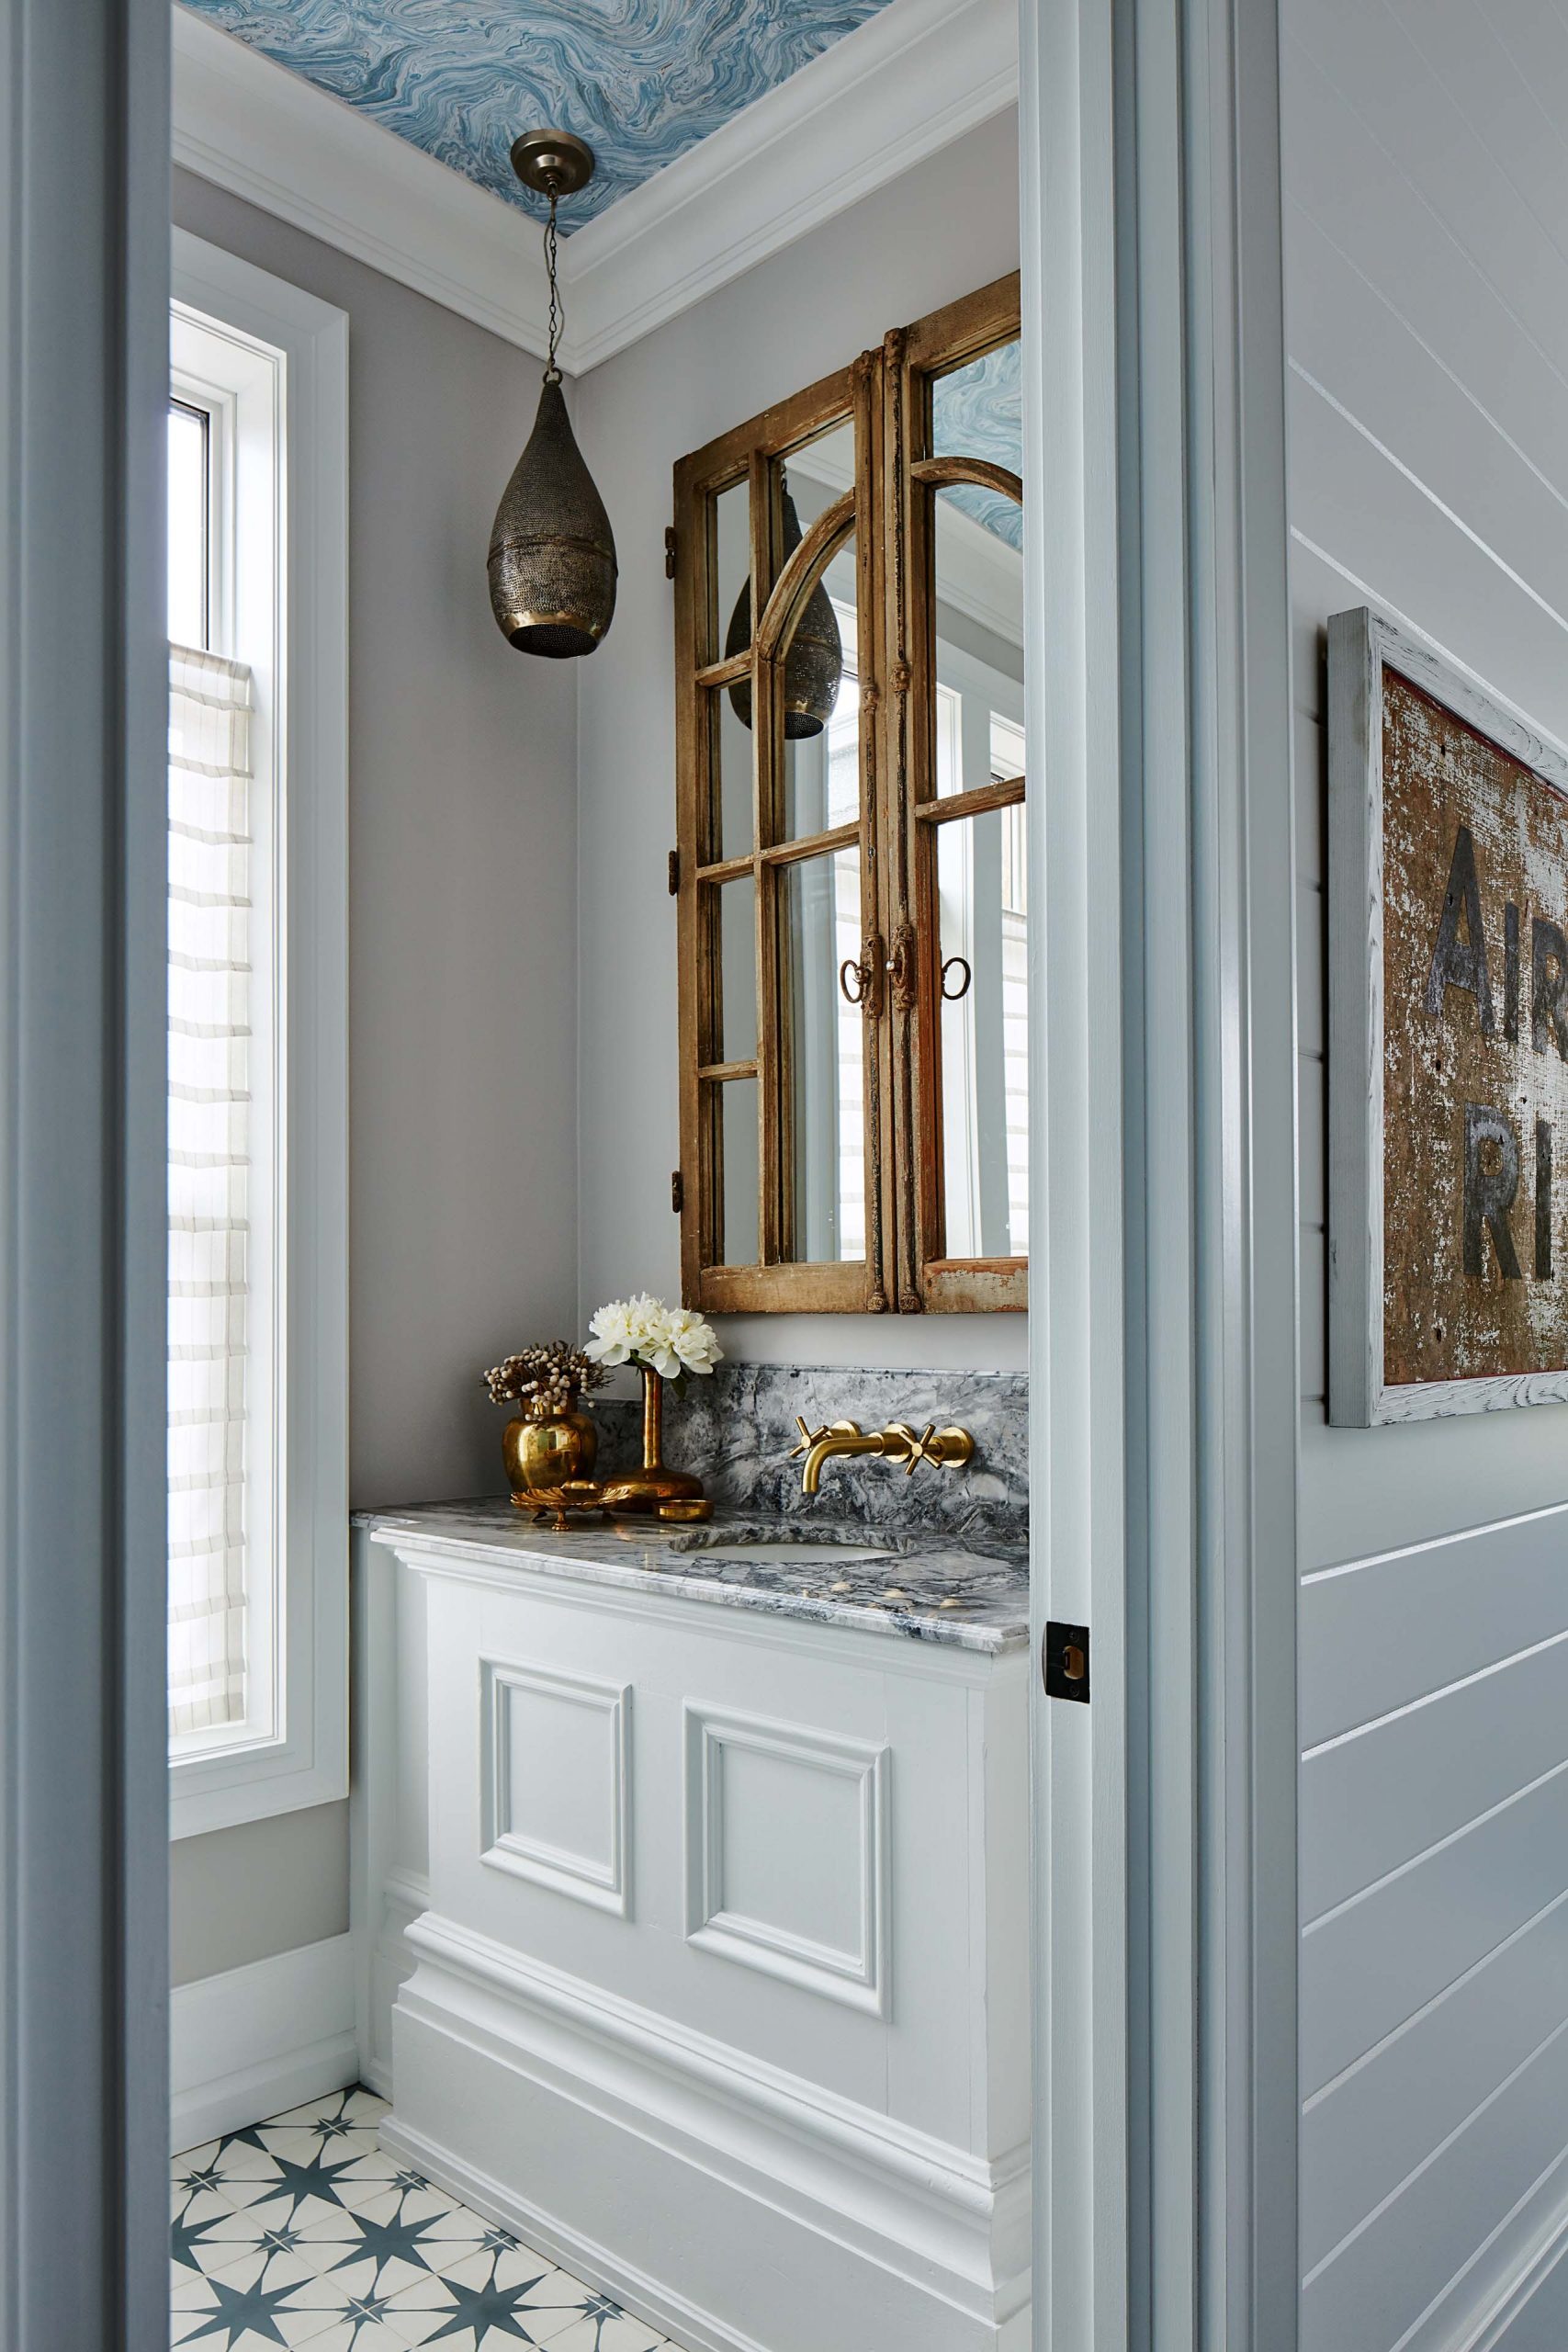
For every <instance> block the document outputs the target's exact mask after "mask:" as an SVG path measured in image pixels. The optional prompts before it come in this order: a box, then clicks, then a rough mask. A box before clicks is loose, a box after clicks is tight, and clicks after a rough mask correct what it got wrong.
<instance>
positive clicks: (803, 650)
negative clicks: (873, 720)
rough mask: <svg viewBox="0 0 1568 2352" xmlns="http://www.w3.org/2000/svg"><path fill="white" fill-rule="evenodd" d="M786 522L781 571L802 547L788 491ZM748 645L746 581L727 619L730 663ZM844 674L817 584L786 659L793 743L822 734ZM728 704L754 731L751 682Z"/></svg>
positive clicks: (827, 604) (738, 685)
mask: <svg viewBox="0 0 1568 2352" xmlns="http://www.w3.org/2000/svg"><path fill="white" fill-rule="evenodd" d="M783 522H784V547H783V550H782V555H781V560H780V567H779V568H780V570H781V571H782V570H783V568H784V564H786V563H787V562H788V561H789V560H790V557H791V556H792V555H793V554H794V553H795V549H796V548H797V547H798V546H799V545H800V517H799V515H797V514H796V513H795V501H794V499H793V498H792V497H791V496H790V494H789V492H788V491H787V490H786V491H784V492H783ZM750 642H751V582H750V580H748V581H747V582H745V583H744V585H743V586H742V588H741V591H740V594H739V596H738V597H737V599H736V603H735V610H734V612H733V613H731V615H730V616H729V629H728V635H727V636H726V638H725V640H724V651H725V658H726V660H727V661H728V658H729V657H730V655H732V654H735V653H744V652H745V650H746V648H747V647H748V646H749V645H750ZM843 674H844V644H843V639H842V638H841V637H840V635H839V623H838V619H837V616H836V615H835V614H834V611H833V605H832V600H831V598H830V597H829V594H828V591H827V589H826V588H825V587H824V585H823V583H822V582H821V581H820V580H819V581H818V582H817V585H816V587H815V588H813V590H812V591H811V594H810V595H809V596H808V597H807V600H806V610H805V611H804V612H803V613H802V615H801V616H800V619H799V622H798V624H797V625H796V628H795V635H794V636H793V637H792V638H791V639H790V644H789V651H788V652H787V653H786V654H785V655H784V735H785V737H786V739H787V740H788V741H791V742H795V743H797V742H800V741H802V740H803V739H804V738H805V737H807V736H808V735H820V734H821V732H822V729H823V728H824V727H826V725H827V724H828V721H829V718H831V717H832V716H833V706H834V704H835V703H836V702H837V701H838V699H839V684H840V679H841V678H842V677H843ZM729 699H730V702H731V704H732V705H733V706H734V709H735V715H736V717H737V718H739V721H740V724H741V726H742V727H750V724H751V681H750V678H738V679H737V680H736V682H735V684H734V685H732V686H731V687H730V689H729Z"/></svg>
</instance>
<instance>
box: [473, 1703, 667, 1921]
mask: <svg viewBox="0 0 1568 2352" xmlns="http://www.w3.org/2000/svg"><path fill="white" fill-rule="evenodd" d="M631 1697H632V1694H631V1686H630V1684H629V1683H625V1682H599V1681H594V1680H592V1679H590V1678H588V1677H587V1676H585V1675H578V1674H559V1673H556V1672H553V1671H551V1670H549V1669H547V1668H544V1667H536V1666H520V1665H516V1664H513V1662H511V1661H510V1660H507V1659H503V1658H494V1657H481V1658H480V1660H479V1741H480V1761H479V1837H480V1845H481V1852H480V1860H482V1861H483V1862H485V1863H486V1864H487V1865H488V1866H489V1867H490V1868H491V1869H492V1870H499V1871H510V1872H511V1873H512V1874H513V1877H516V1878H525V1879H530V1880H532V1882H533V1883H534V1884H535V1885H536V1886H547V1887H549V1888H550V1889H551V1890H552V1891H553V1892H554V1893H556V1894H567V1895H570V1896H571V1897H572V1898H573V1899H574V1900H575V1901H576V1902H579V1903H591V1904H592V1905H594V1906H595V1907H596V1908H597V1909H599V1910H601V1911H613V1912H614V1913H615V1915H616V1917H619V1918H622V1919H625V1918H626V1917H629V1915H630V1907H631V1892H630V1875H631V1873H630V1855H631V1838H630V1817H631ZM530 1701H532V1702H534V1712H535V1713H536V1715H537V1716H539V1717H540V1718H541V1723H543V1722H547V1720H548V1718H549V1717H550V1715H551V1714H553V1715H554V1716H555V1717H556V1722H557V1737H558V1738H559V1737H561V1736H562V1735H563V1734H567V1735H570V1730H571V1729H572V1728H574V1726H573V1725H572V1723H571V1718H572V1717H573V1716H574V1715H579V1714H580V1715H581V1716H582V1717H584V1718H585V1719H586V1720H585V1721H584V1722H583V1723H582V1724H581V1725H579V1726H575V1728H577V1729H579V1730H580V1731H581V1732H583V1733H586V1735H587V1738H586V1742H585V1747H584V1750H581V1751H580V1752H579V1753H578V1755H577V1756H576V1757H575V1758H570V1757H569V1758H562V1759H561V1760H562V1762H563V1763H564V1765H565V1766H566V1769H565V1770H562V1771H561V1772H560V1773H559V1774H558V1775H552V1781H553V1790H552V1789H551V1788H550V1787H547V1784H546V1782H545V1781H543V1780H541V1781H539V1782H538V1783H537V1784H536V1785H537V1787H538V1790H539V1793H540V1794H541V1796H543V1797H544V1798H545V1799H546V1801H547V1802H548V1801H549V1800H550V1798H551V1796H552V1794H553V1797H554V1799H555V1801H556V1802H557V1804H559V1803H561V1802H562V1801H566V1800H570V1798H574V1797H578V1796H581V1795H586V1796H587V1798H588V1801H589V1807H590V1810H591V1811H592V1812H597V1813H598V1815H599V1824H600V1826H601V1828H602V1832H603V1834H602V1837H601V1838H599V1840H598V1842H597V1844H596V1846H592V1847H585V1846H579V1845H573V1844H570V1843H569V1842H567V1839H566V1838H565V1836H562V1837H561V1838H552V1837H550V1836H548V1835H547V1834H546V1829H545V1826H544V1823H543V1822H542V1821H541V1820H539V1819H537V1818H536V1820H535V1822H534V1824H533V1826H529V1825H528V1823H527V1822H526V1821H525V1817H524V1815H523V1811H522V1809H521V1806H520V1804H519V1797H520V1793H521V1792H519V1789H518V1786H517V1782H516V1778H515V1774H516V1771H517V1769H518V1767H519V1765H520V1764H521V1762H522V1749H523V1745H524V1736H525V1733H526V1732H527V1730H528V1724H527V1713H528V1707H529V1702H530ZM574 1766H575V1769H573V1767H574ZM589 1773H595V1774H597V1775H599V1776H600V1779H599V1785H598V1787H597V1788H596V1789H595V1788H594V1787H593V1786H592V1783H590V1782H589V1781H588V1778H587V1775H588V1774H589ZM601 1808H602V1809H601ZM561 1826H562V1829H563V1831H564V1830H565V1829H567V1828H568V1827H569V1826H570V1825H567V1824H564V1823H563V1824H562V1825H561ZM576 1826H577V1828H578V1829H579V1832H580V1833H581V1828H582V1826H583V1825H582V1824H581V1822H579V1823H578V1824H577V1825H576Z"/></svg>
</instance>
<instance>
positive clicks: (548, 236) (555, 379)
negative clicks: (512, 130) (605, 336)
mask: <svg viewBox="0 0 1568 2352" xmlns="http://www.w3.org/2000/svg"><path fill="white" fill-rule="evenodd" d="M558 193H559V191H558V186H557V183H556V181H555V180H554V178H553V177H552V179H551V180H550V182H549V196H550V217H549V220H547V222H546V224H545V267H546V269H547V271H548V272H549V279H550V356H549V358H548V359H547V362H546V365H545V381H546V383H547V384H558V383H559V382H560V369H559V368H558V367H557V366H556V345H558V343H559V341H560V339H561V331H562V329H563V328H564V327H565V325H566V311H565V309H564V307H563V305H562V302H561V299H560V288H559V285H558V281H557V277H556V198H557V196H558Z"/></svg>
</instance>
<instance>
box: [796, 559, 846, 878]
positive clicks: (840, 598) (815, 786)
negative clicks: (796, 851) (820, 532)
mask: <svg viewBox="0 0 1568 2352" xmlns="http://www.w3.org/2000/svg"><path fill="white" fill-rule="evenodd" d="M784 700H785V718H784V758H783V762H782V775H781V794H782V801H783V806H782V808H781V809H780V812H779V831H778V839H779V840H781V841H807V840H809V839H810V838H811V836H812V835H813V834H814V833H825V832H828V831H830V829H831V828H832V827H833V826H835V825H852V824H855V823H857V822H858V820H859V818H860V804H861V781H860V677H859V672H858V667H857V662H856V643H855V541H854V536H853V534H851V536H850V537H849V538H848V539H846V540H845V542H844V544H843V546H842V547H841V548H840V549H839V551H838V553H837V555H835V556H834V557H833V559H832V560H831V562H830V563H829V564H828V565H827V566H826V568H825V569H824V571H823V572H822V574H821V576H820V578H819V580H818V585H817V587H816V588H815V589H814V590H813V592H812V594H811V596H810V597H809V599H808V600H807V605H806V609H805V611H804V612H803V614H802V615H801V619H800V625H799V627H798V628H796V630H795V636H794V638H793V639H792V640H791V643H790V646H789V649H788V650H787V652H786V654H785V657H784Z"/></svg>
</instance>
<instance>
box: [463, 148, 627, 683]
mask: <svg viewBox="0 0 1568 2352" xmlns="http://www.w3.org/2000/svg"><path fill="white" fill-rule="evenodd" d="M512 168H513V171H514V172H515V173H516V175H517V176H518V178H519V179H520V180H521V181H522V182H523V184H524V186H525V187H531V188H533V189H535V190H536V193H538V194H539V195H541V196H547V197H548V198H549V203H550V217H549V220H548V223H547V227H546V230H545V266H546V268H547V270H548V272H549V280H550V344H549V356H548V358H547V362H546V366H545V381H544V389H543V390H542V391H541V392H540V394H539V413H538V414H537V416H536V418H535V419H534V430H533V432H532V433H531V434H530V435H529V436H528V446H527V447H526V448H525V450H524V452H523V455H522V456H521V457H520V458H518V460H517V464H516V466H515V468H514V469H513V475H512V480H511V481H509V482H508V483H507V485H506V488H505V490H504V492H502V501H501V504H500V505H499V506H498V507H497V508H496V510H495V522H494V525H493V526H492V527H491V535H490V601H491V607H492V608H493V610H494V613H495V617H496V621H497V623H498V625H499V627H500V628H501V631H502V636H503V637H505V638H507V639H509V640H510V641H511V643H512V644H513V645H515V646H516V647H517V649H518V650H519V652H522V653H543V654H546V655H547V656H550V657H552V658H554V659H556V660H559V659H561V658H562V657H564V656H567V655H570V654H574V653H592V650H593V649H594V647H595V646H596V645H597V644H598V642H599V640H600V639H601V638H602V637H603V636H604V632H605V631H606V629H607V628H609V626H610V622H611V620H612V618H613V617H614V615H615V537H614V535H613V533H612V532H611V529H610V518H609V516H608V515H606V514H605V512H604V500H603V499H602V498H601V497H600V495H599V492H598V491H597V490H596V489H595V487H594V482H593V477H592V474H591V473H590V472H589V470H588V468H587V466H586V465H585V464H584V463H583V459H582V452H581V450H580V449H579V447H578V446H577V442H576V439H575V437H574V435H573V434H572V430H571V419H570V417H569V416H568V414H567V413H566V401H565V400H564V398H563V397H562V394H561V388H560V369H559V368H558V367H557V366H556V347H557V345H558V343H559V342H560V334H561V328H562V325H563V324H564V322H565V314H564V312H563V311H562V309H561V303H560V289H559V287H558V283H557V278H556V201H557V198H559V197H562V196H571V195H573V194H575V192H576V191H577V189H579V188H581V187H587V185H588V182H589V180H590V178H591V177H592V172H593V150H592V148H591V147H589V146H586V145H585V144H584V142H583V141H581V139H574V138H573V136H572V134H571V133H570V131H569V130H534V131H530V132H529V133H528V134H527V135H526V137H525V138H522V139H519V140H518V141H516V143H515V144H514V145H513V150H512Z"/></svg>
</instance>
